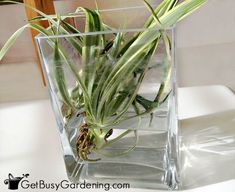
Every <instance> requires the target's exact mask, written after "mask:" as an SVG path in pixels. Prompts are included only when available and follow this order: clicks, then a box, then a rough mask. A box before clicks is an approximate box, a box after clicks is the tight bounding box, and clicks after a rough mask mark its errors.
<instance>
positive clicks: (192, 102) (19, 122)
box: [0, 86, 235, 192]
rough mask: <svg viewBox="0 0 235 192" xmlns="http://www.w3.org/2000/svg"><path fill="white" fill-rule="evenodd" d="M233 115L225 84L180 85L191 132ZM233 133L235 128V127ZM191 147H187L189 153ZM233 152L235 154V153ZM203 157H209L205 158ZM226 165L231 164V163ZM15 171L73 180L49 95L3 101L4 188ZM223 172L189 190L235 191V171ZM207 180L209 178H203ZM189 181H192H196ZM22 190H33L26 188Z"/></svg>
mask: <svg viewBox="0 0 235 192" xmlns="http://www.w3.org/2000/svg"><path fill="white" fill-rule="evenodd" d="M233 115H234V119H235V95H234V94H233V93H232V92H231V91H230V90H229V89H228V88H226V87H224V86H205V87H192V88H180V89H179V119H181V125H182V126H181V129H182V130H183V134H185V135H187V134H188V133H187V130H189V129H190V128H194V131H195V127H197V126H196V125H198V126H199V128H200V127H203V126H206V125H207V124H208V122H209V124H210V122H212V121H213V122H214V120H213V118H214V119H216V120H217V121H218V122H219V120H220V119H221V122H229V124H226V125H224V124H223V125H224V126H225V127H226V128H227V127H228V126H230V127H231V126H232V127H233V126H234V127H235V120H234V119H233ZM228 118H230V119H229V120H228ZM206 121H208V122H206ZM215 122H216V121H215ZM218 122H217V124H218ZM197 123H198V124H197ZM209 124H208V126H210V125H209ZM220 127H223V126H220ZM185 130H186V131H185ZM233 133H235V130H234V132H233ZM234 135H235V134H234ZM189 140H190V138H187V139H186V142H189ZM232 142H234V141H232ZM192 143H193V142H191V144H192ZM194 144H195V143H194ZM183 146H184V145H183ZM234 146H235V145H234ZM184 147H185V146H184ZM230 147H231V146H230ZM187 150H188V149H187ZM187 150H186V152H188V151H187ZM234 151H235V149H232V150H231V151H230V152H233V154H235V152H234ZM186 152H185V153H184V155H185V154H186ZM192 153H193V151H192ZM195 154H196V153H195ZM195 154H194V155H195ZM230 155H231V153H230ZM231 157H234V155H233V156H231ZM230 159H231V158H230ZM234 159H235V157H234ZM203 160H205V158H204V159H203ZM192 162H193V161H191V163H192ZM233 162H234V161H233ZM212 163H213V162H212ZM220 166H221V165H220ZM225 166H227V168H229V165H225ZM195 168H197V167H194V170H196V169H195ZM210 168H212V167H209V168H208V170H205V169H204V170H200V171H201V174H204V173H205V171H206V172H207V173H211V172H210V170H209V169H210ZM183 169H184V170H185V174H183V177H186V178H189V177H190V174H191V176H195V179H197V177H198V175H197V174H199V172H196V171H195V172H194V173H195V174H194V175H193V173H190V172H191V171H192V170H193V169H192V167H190V165H187V162H186V163H185V166H184V167H183ZM233 172H234V171H233ZM9 173H12V174H13V175H14V176H18V175H22V174H25V173H29V174H30V180H38V179H44V180H46V181H48V182H57V181H61V180H64V179H67V176H66V171H65V167H64V162H63V157H62V149H61V146H60V138H59V134H58V131H57V126H56V122H55V119H54V116H53V113H52V110H51V106H50V102H49V101H48V100H36V101H27V102H16V103H3V104H0V191H1V192H5V191H8V189H7V185H5V184H4V182H3V181H4V180H5V179H7V177H8V174H9ZM212 173H213V172H212ZM217 174H218V175H220V177H215V180H214V181H216V182H217V183H215V182H213V175H210V177H211V178H212V179H210V180H208V184H210V185H207V183H205V182H204V183H203V182H202V185H203V187H198V186H200V185H199V184H200V182H201V181H200V178H199V179H198V180H199V184H198V183H197V184H192V185H191V184H189V185H188V186H187V187H188V188H190V186H193V189H189V190H186V191H188V192H204V191H205V192H220V191H226V192H230V191H231V192H234V190H235V177H233V175H232V174H230V175H228V174H226V175H225V176H224V177H223V175H221V173H220V172H218V173H217ZM206 175H207V174H206ZM233 179H234V180H233ZM186 180H187V179H186ZM201 180H205V179H203V178H201ZM188 182H189V183H190V181H188ZM195 187H196V188H195ZM18 191H27V190H23V189H22V190H18ZM34 191H37V190H34ZM39 191H43V190H39ZM45 191H49V190H45ZM62 191H68V190H62ZM74 191H76V190H74ZM82 191H83V190H82ZM84 191H92V190H84ZM95 191H99V190H95ZM100 191H102V190H100ZM116 191H122V190H116ZM124 191H127V190H124ZM128 191H141V192H143V191H148V190H143V189H130V190H128ZM150 191H151V190H150ZM155 191H157V190H155Z"/></svg>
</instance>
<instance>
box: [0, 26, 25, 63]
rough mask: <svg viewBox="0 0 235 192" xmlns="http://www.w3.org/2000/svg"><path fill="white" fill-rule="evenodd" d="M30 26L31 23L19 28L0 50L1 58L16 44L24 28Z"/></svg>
mask: <svg viewBox="0 0 235 192" xmlns="http://www.w3.org/2000/svg"><path fill="white" fill-rule="evenodd" d="M27 27H29V24H27V25H24V26H23V27H21V28H19V29H18V30H17V31H16V32H15V33H14V34H13V35H12V36H11V37H10V38H9V39H8V40H7V42H6V43H5V44H4V46H3V47H2V49H1V50H0V60H2V58H3V57H4V55H5V54H6V53H7V51H8V50H9V49H10V48H11V47H12V45H14V43H15V42H16V40H17V38H18V37H19V36H20V35H21V34H22V33H23V32H24V30H25V29H26V28H27Z"/></svg>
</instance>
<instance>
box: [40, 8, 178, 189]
mask: <svg viewBox="0 0 235 192" xmlns="http://www.w3.org/2000/svg"><path fill="white" fill-rule="evenodd" d="M133 12H135V13H138V12H141V13H143V12H145V14H144V15H145V16H146V15H147V14H146V12H148V11H146V8H143V7H139V8H137V7H135V8H130V9H117V10H105V11H100V14H101V17H102V19H103V21H105V23H108V25H112V27H110V28H106V29H103V30H101V31H92V32H84V27H82V26H83V25H84V21H85V16H84V15H83V14H80V15H79V16H76V18H75V19H74V22H73V23H75V26H78V27H77V29H79V31H83V32H80V33H73V34H61V35H57V36H43V35H39V36H38V37H37V38H36V42H37V45H38V50H39V53H40V56H41V61H42V64H43V66H44V73H45V76H46V78H47V83H48V88H49V93H50V99H51V103H52V108H53V110H54V113H55V117H56V121H57V124H58V128H59V132H60V136H61V142H62V147H63V151H64V154H63V155H64V160H65V165H66V170H67V174H68V177H69V179H70V180H71V181H72V182H83V181H84V180H85V181H86V182H102V183H119V182H120V183H129V184H130V186H131V187H138V188H152V189H178V187H179V183H180V179H179V178H180V177H179V166H178V163H179V154H178V153H179V150H178V123H177V113H176V67H175V39H174V27H173V28H168V29H158V28H156V27H153V28H151V29H145V28H140V27H139V26H137V24H136V25H135V24H134V23H135V22H131V24H127V23H125V25H123V23H122V24H121V23H120V21H118V22H117V21H116V20H113V19H114V18H120V17H122V19H121V20H122V21H124V20H127V19H128V15H130V14H132V15H133V14H134V13H133ZM141 17H144V16H143V15H142V16H141ZM142 20H144V18H143V19H142ZM136 23H138V25H140V23H139V22H136ZM123 26H125V28H124V27H123ZM136 36H138V37H137V38H135V37H136ZM92 39H93V40H94V39H96V40H97V39H98V40H100V39H101V41H102V43H98V44H97V41H92ZM88 40H91V41H89V43H87V41H88ZM119 41H120V42H119ZM74 42H79V43H80V46H81V47H79V48H78V47H76V46H74ZM117 43H119V46H118V47H115V45H116V44H117ZM80 48H81V50H80V51H79V49H80Z"/></svg>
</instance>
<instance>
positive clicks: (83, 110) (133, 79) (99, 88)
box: [0, 0, 206, 161]
mask: <svg viewBox="0 0 235 192" xmlns="http://www.w3.org/2000/svg"><path fill="white" fill-rule="evenodd" d="M4 2H11V1H4ZM205 2H206V0H183V1H180V2H179V1H178V0H163V1H162V2H161V3H160V4H159V5H158V6H157V7H156V8H153V7H152V6H151V5H150V4H149V3H148V2H147V0H143V3H144V4H145V5H146V8H148V9H149V11H150V13H151V16H150V17H149V18H148V19H147V21H146V22H145V25H144V28H145V29H146V30H144V31H139V32H136V33H135V34H134V35H133V36H132V37H131V38H129V39H128V40H127V39H126V38H125V36H126V33H125V32H123V31H118V30H116V32H114V33H113V37H112V38H107V37H106V36H104V35H103V34H98V33H97V34H96V35H86V36H79V35H78V36H76V38H67V42H68V43H69V44H70V46H72V47H73V48H74V50H76V52H77V53H78V54H79V57H80V59H81V63H82V67H81V68H80V69H79V70H78V68H77V67H76V63H74V62H73V61H71V59H70V58H69V55H68V54H67V53H66V52H65V51H64V49H63V47H62V46H61V44H60V43H59V38H49V44H50V46H51V47H52V49H53V51H54V56H53V64H54V66H53V67H54V74H55V82H56V86H57V89H58V92H59V94H60V100H61V102H62V103H63V104H62V106H61V111H62V115H63V118H64V122H65V128H66V124H69V122H70V121H71V120H72V119H73V117H74V116H77V115H78V114H77V113H78V111H79V115H81V116H83V118H84V121H83V123H82V125H80V126H79V127H78V129H79V135H78V137H77V139H76V151H77V154H78V157H79V158H80V159H81V160H85V161H97V160H99V159H98V158H90V157H89V155H90V154H91V153H93V152H95V153H99V154H101V155H106V156H116V155H123V154H126V153H129V152H130V151H131V150H133V149H134V148H135V146H136V144H137V142H138V133H137V130H130V129H128V130H126V131H125V132H123V133H122V134H120V135H118V136H116V137H115V138H113V139H109V137H110V136H111V135H112V132H113V127H114V126H116V125H118V124H120V123H122V122H124V121H126V120H128V119H131V118H138V117H142V116H143V115H150V117H151V118H150V123H151V121H152V118H153V115H152V114H153V112H154V110H156V109H157V108H158V107H159V106H161V105H162V103H164V101H165V100H166V99H167V98H168V96H169V94H170V93H171V90H168V83H169V78H170V74H171V67H170V66H169V67H167V69H166V70H165V76H164V80H163V81H162V83H161V84H160V87H159V89H158V91H157V93H156V94H155V96H154V99H153V100H150V99H147V98H145V97H143V96H142V95H139V94H138V91H139V89H140V86H141V84H142V82H143V79H144V77H145V75H146V73H147V72H148V70H149V69H150V68H151V67H152V66H149V61H150V60H151V58H152V56H153V53H154V52H155V50H157V48H158V45H159V42H160V41H163V42H164V44H165V49H166V53H167V55H168V56H167V58H166V59H167V60H170V59H171V56H170V52H171V42H170V38H169V37H168V35H167V33H166V31H165V29H167V28H169V27H171V26H173V25H175V24H176V23H177V22H178V21H180V20H181V19H183V18H184V17H186V16H187V15H189V14H190V13H192V12H193V11H194V10H196V9H197V8H199V7H200V6H201V5H202V4H204V3H205ZM25 6H27V7H28V8H30V9H32V10H34V11H36V12H37V13H39V14H40V15H41V16H39V17H36V18H34V19H32V20H30V21H29V22H28V24H26V25H25V26H23V27H22V28H20V29H18V30H17V31H16V32H15V33H14V34H13V35H12V36H11V37H10V39H9V40H8V41H7V42H6V44H5V45H4V46H3V48H2V49H1V51H0V60H1V59H2V58H3V56H4V55H5V53H6V52H7V51H8V49H9V48H10V47H11V46H12V45H13V44H14V43H15V41H16V39H17V37H19V36H20V34H21V33H22V32H23V31H24V29H26V28H32V29H35V30H37V31H38V32H39V33H40V34H41V35H43V36H47V37H51V36H54V37H57V36H59V35H70V34H81V32H80V31H79V30H78V29H77V28H75V27H74V26H73V25H71V24H70V23H69V22H68V21H67V19H68V18H70V17H76V16H77V15H81V14H83V15H84V17H85V33H94V32H102V31H115V30H114V29H113V28H112V27H111V26H108V25H107V24H106V23H104V21H103V20H102V17H101V15H100V11H99V9H98V8H97V9H96V10H91V9H88V8H83V7H79V8H77V9H76V11H75V12H74V13H71V14H68V15H66V16H64V15H59V14H57V15H46V14H44V13H43V12H41V11H39V10H37V9H35V8H33V7H31V6H29V5H25ZM39 20H46V21H48V22H49V24H50V27H49V28H43V27H42V26H40V25H38V24H37V23H35V21H39ZM153 29H158V30H153ZM65 38H66V37H65ZM91 45H92V46H91ZM97 47H98V49H97ZM110 58H111V59H110ZM64 65H66V66H67V67H68V68H69V69H70V71H71V72H72V74H73V76H74V78H75V80H76V86H75V87H73V90H71V91H69V90H68V87H67V85H66V81H65V74H64V73H65V72H64V70H63V66H64ZM130 108H131V109H133V110H134V115H131V116H130V115H127V112H128V110H129V109H130ZM133 131H134V134H135V144H134V145H133V147H131V148H130V149H128V150H126V151H123V152H121V153H119V154H104V153H102V152H101V151H102V149H104V148H106V147H107V146H110V145H111V144H113V143H115V142H117V141H118V140H119V139H121V138H123V137H125V136H126V135H127V134H129V133H130V132H133Z"/></svg>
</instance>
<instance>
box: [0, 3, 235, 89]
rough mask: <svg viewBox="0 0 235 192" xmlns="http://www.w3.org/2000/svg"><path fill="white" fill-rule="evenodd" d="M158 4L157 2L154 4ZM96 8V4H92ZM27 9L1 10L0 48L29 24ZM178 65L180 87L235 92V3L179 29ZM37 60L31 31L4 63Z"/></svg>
mask: <svg viewBox="0 0 235 192" xmlns="http://www.w3.org/2000/svg"><path fill="white" fill-rule="evenodd" d="M88 2H89V3H90V2H92V1H87V0H82V1H81V0H80V1H79V0H71V1H68V0H67V1H66V5H65V3H64V2H61V1H58V2H55V4H56V9H57V11H58V12H68V11H71V10H74V8H75V7H77V6H79V5H82V6H91V5H90V4H89V5H88ZM127 2H128V5H136V4H137V3H138V4H140V3H141V0H129V1H126V0H98V4H99V6H100V7H101V8H105V7H120V6H124V5H125V6H126V5H127ZM152 2H156V0H155V1H154V0H153V1H152ZM92 6H93V7H94V4H92ZM25 20H26V19H25V14H24V8H23V7H21V6H19V5H9V6H0V46H2V45H3V42H4V41H5V40H6V39H7V38H8V37H9V35H10V34H11V33H13V32H14V31H15V30H16V29H17V28H19V27H20V26H22V25H23V24H24V23H25ZM177 47H178V49H177V61H178V72H179V78H178V79H179V84H180V86H194V85H208V84H224V85H226V86H230V87H231V88H233V89H234V90H235V0H208V2H207V3H206V5H204V6H203V7H202V8H201V9H199V10H198V11H197V12H195V13H193V14H192V15H191V16H189V17H187V18H186V19H185V20H183V21H182V22H181V23H179V24H178V26H177ZM25 60H26V61H27V60H30V61H32V60H35V54H34V53H33V47H32V44H31V36H30V34H29V32H28V31H27V32H26V33H24V35H23V36H22V37H21V38H20V39H19V40H18V41H17V44H16V45H15V46H14V47H13V48H12V49H11V51H10V52H9V54H8V55H7V57H6V58H5V59H4V60H3V61H2V63H7V62H18V63H20V62H23V61H25Z"/></svg>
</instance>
